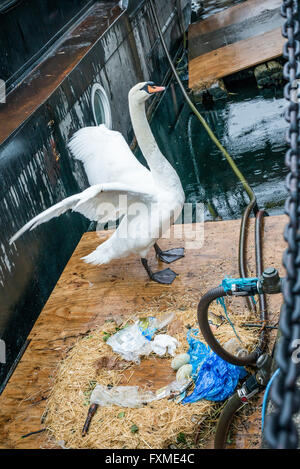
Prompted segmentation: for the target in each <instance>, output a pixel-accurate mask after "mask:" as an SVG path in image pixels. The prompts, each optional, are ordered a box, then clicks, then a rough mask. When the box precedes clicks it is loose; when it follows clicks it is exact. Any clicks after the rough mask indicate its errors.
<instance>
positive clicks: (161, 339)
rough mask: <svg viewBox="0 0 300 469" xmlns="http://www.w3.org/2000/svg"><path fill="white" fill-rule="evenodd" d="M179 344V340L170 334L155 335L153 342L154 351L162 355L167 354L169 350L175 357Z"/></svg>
mask: <svg viewBox="0 0 300 469" xmlns="http://www.w3.org/2000/svg"><path fill="white" fill-rule="evenodd" d="M177 345H178V342H177V340H176V339H175V338H174V337H171V336H170V335H168V334H159V335H156V336H155V337H154V340H153V341H152V342H151V349H152V352H154V353H156V354H157V355H159V356H160V357H162V356H163V355H165V354H166V353H167V352H168V353H169V354H170V355H172V357H174V352H175V350H176V347H177Z"/></svg>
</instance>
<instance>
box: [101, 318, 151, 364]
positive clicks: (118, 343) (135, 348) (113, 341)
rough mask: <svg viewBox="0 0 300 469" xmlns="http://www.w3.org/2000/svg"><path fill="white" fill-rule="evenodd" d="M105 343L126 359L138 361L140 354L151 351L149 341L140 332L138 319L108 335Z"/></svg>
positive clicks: (147, 353) (146, 353)
mask: <svg viewBox="0 0 300 469" xmlns="http://www.w3.org/2000/svg"><path fill="white" fill-rule="evenodd" d="M106 343H107V345H110V346H111V348H112V349H113V351H114V352H116V353H119V354H120V355H121V357H122V358H123V359H124V360H127V361H133V362H137V363H139V362H140V360H139V356H140V355H149V353H150V352H151V346H150V341H149V340H148V339H146V337H145V336H144V335H143V334H142V331H141V329H140V327H139V324H138V321H137V322H135V323H134V324H133V325H132V326H129V327H125V329H122V330H121V331H119V332H117V333H116V334H114V335H113V336H111V337H109V339H108V340H107V342H106Z"/></svg>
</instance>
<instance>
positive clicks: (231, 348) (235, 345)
mask: <svg viewBox="0 0 300 469" xmlns="http://www.w3.org/2000/svg"><path fill="white" fill-rule="evenodd" d="M224 349H225V350H227V352H229V353H231V354H232V355H236V356H237V357H245V356H246V355H247V350H245V349H244V348H243V347H242V346H241V344H240V342H238V341H237V340H236V339H235V338H234V337H233V338H232V339H229V340H227V342H226V343H225V344H224Z"/></svg>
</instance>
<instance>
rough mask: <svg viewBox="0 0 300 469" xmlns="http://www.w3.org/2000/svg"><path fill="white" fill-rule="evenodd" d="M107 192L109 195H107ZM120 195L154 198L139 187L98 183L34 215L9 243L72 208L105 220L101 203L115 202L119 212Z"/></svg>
mask: <svg viewBox="0 0 300 469" xmlns="http://www.w3.org/2000/svg"><path fill="white" fill-rule="evenodd" d="M106 194H107V195H108V196H107V197H106ZM120 195H127V196H128V197H129V199H131V200H132V199H137V200H144V201H149V200H154V194H152V193H149V192H143V191H140V190H139V189H137V190H135V189H134V188H131V187H130V188H129V187H127V186H126V185H124V184H119V183H108V184H97V185H94V186H91V187H89V188H88V189H86V190H84V191H83V192H80V193H79V194H75V195H72V196H70V197H67V198H66V199H64V200H62V201H61V202H58V203H57V204H55V205H53V206H52V207H50V208H48V209H47V210H45V211H44V212H42V213H40V214H39V215H37V216H36V217H34V218H33V219H32V220H30V221H29V222H28V223H26V225H24V226H23V227H22V228H21V229H20V230H19V231H18V232H17V233H15V235H14V236H12V238H11V239H10V241H9V243H10V244H12V243H14V242H15V241H16V240H17V239H18V238H19V237H20V236H21V235H22V234H23V233H25V231H28V230H33V229H34V228H36V227H37V226H38V225H41V224H42V223H45V222H47V221H49V220H51V219H52V218H55V217H58V216H60V215H61V214H63V213H65V212H66V211H67V210H70V209H72V210H73V211H74V212H78V213H81V214H82V215H84V216H85V217H87V218H89V219H90V220H96V221H99V220H102V221H103V218H101V214H102V213H103V210H104V212H105V207H101V205H102V204H105V203H109V204H110V206H113V205H114V204H115V211H116V212H118V209H119V208H118V203H119V200H118V198H119V196H120Z"/></svg>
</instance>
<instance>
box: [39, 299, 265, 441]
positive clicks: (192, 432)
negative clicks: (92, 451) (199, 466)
mask: <svg viewBox="0 0 300 469" xmlns="http://www.w3.org/2000/svg"><path fill="white" fill-rule="evenodd" d="M196 302H197V301H196V299H195V298H193V297H191V296H189V295H186V296H177V297H176V296H174V295H168V294H164V295H162V296H160V297H159V298H156V299H153V301H152V302H151V305H148V307H147V309H144V310H143V311H140V312H139V313H135V314H134V316H132V317H126V319H125V320H123V322H122V318H120V317H117V318H116V317H113V316H112V317H110V318H108V319H107V321H106V322H105V323H104V324H103V325H102V326H101V327H98V328H96V329H95V330H93V331H92V332H90V333H89V334H87V335H86V336H85V337H83V338H81V339H80V340H78V342H77V343H76V344H75V345H74V346H73V347H72V349H71V350H70V351H69V352H68V354H67V356H66V358H65V359H64V360H63V361H62V362H61V363H60V365H59V367H58V369H57V371H56V375H55V378H54V384H53V387H52V391H51V394H50V397H49V399H48V402H47V408H46V412H45V415H44V421H45V424H46V428H47V431H48V435H49V441H50V444H51V442H52V445H54V446H55V445H57V444H58V445H60V446H63V447H66V448H106V449H110V448H114V449H117V448H130V449H131V448H148V449H149V448H153V449H159V448H184V447H185V448H186V447H201V446H202V447H203V445H204V444H205V443H206V442H207V440H208V439H209V438H210V436H211V434H212V433H213V431H214V428H215V425H216V422H217V418H218V415H219V413H220V411H221V409H222V407H223V406H224V403H213V402H209V401H206V400H201V401H199V402H197V403H193V404H186V405H182V404H176V403H174V402H173V401H171V400H168V399H162V400H160V401H155V402H153V403H150V404H148V405H145V406H144V407H142V408H137V409H131V408H121V407H117V406H111V407H99V408H98V410H97V413H96V414H95V415H94V417H93V419H92V422H91V425H90V430H89V433H88V435H86V436H85V437H82V435H81V432H82V428H83V424H84V422H85V419H86V416H87V411H88V408H89V398H90V394H91V392H92V390H93V388H94V387H95V385H96V383H100V384H102V385H108V384H109V385H113V386H117V385H120V384H122V385H126V384H127V382H128V381H130V379H128V370H133V373H134V369H136V366H137V365H135V364H133V363H131V362H124V361H123V360H121V358H120V356H118V355H117V354H115V353H114V352H113V351H112V349H111V347H110V346H108V345H107V344H106V342H105V338H107V337H108V335H109V334H114V333H115V332H116V330H118V328H120V327H124V325H125V324H131V323H133V322H134V321H135V320H136V319H137V318H140V317H147V316H156V317H159V316H160V315H161V314H162V313H166V312H171V311H172V312H174V319H173V321H172V322H171V323H170V324H169V325H168V326H167V328H166V332H167V333H168V334H170V335H172V336H173V337H176V339H177V340H178V342H179V344H180V345H179V346H178V347H177V350H176V353H181V352H186V351H187V350H188V344H187V341H186V333H187V327H190V326H192V327H197V326H198V325H197V319H196ZM210 311H211V312H212V313H215V314H216V315H220V314H222V315H224V312H223V309H222V307H221V306H220V305H216V304H214V305H212V307H211V308H210ZM228 311H229V313H230V318H231V321H232V322H233V323H234V325H235V329H236V332H237V333H238V335H239V337H240V338H241V340H242V342H243V343H244V345H245V346H246V348H248V349H251V348H253V345H254V343H256V340H257V335H258V331H257V330H256V331H254V330H253V329H251V330H247V329H245V328H244V327H241V323H242V322H245V320H246V321H247V320H248V321H249V320H251V319H253V318H251V316H250V313H248V312H246V313H245V312H244V313H243V314H241V311H239V313H238V314H235V313H234V312H233V311H231V310H230V307H229V308H228ZM245 315H246V316H245ZM121 322H122V324H121ZM215 334H216V337H217V338H218V340H219V341H220V342H221V343H222V344H224V343H225V342H226V341H227V340H228V339H230V338H232V337H234V333H233V330H232V328H231V326H230V324H229V323H228V322H224V323H223V324H222V325H221V326H219V327H218V328H217V329H216V331H215ZM199 338H200V339H201V338H202V337H201V335H200V337H199ZM155 357H156V359H155V360H164V363H165V366H166V367H171V360H172V357H170V356H167V357H164V358H157V356H155ZM125 371H126V377H127V379H125V375H124V373H125ZM130 378H131V376H130ZM174 378H175V373H174ZM126 381H127V382H126ZM128 385H131V382H129V383H128ZM148 389H149V387H148Z"/></svg>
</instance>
